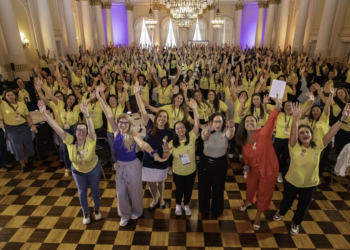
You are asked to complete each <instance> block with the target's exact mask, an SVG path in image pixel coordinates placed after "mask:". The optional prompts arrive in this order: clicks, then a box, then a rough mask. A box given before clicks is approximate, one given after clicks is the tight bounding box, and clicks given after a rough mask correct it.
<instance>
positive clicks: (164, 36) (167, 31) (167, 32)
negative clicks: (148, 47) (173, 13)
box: [160, 16, 180, 46]
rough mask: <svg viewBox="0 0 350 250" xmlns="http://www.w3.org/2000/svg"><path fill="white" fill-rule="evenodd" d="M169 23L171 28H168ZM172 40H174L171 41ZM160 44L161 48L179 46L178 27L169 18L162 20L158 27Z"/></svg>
mask: <svg viewBox="0 0 350 250" xmlns="http://www.w3.org/2000/svg"><path fill="white" fill-rule="evenodd" d="M170 23H171V26H170ZM172 39H174V40H172ZM160 44H161V45H162V46H164V45H166V44H174V45H178V44H180V32H179V26H177V24H176V23H175V22H173V20H172V19H171V18H170V16H168V17H166V18H164V19H163V20H162V22H161V25H160Z"/></svg>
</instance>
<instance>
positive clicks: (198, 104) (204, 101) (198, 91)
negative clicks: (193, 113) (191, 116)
mask: <svg viewBox="0 0 350 250" xmlns="http://www.w3.org/2000/svg"><path fill="white" fill-rule="evenodd" d="M196 93H200V94H201V95H202V103H205V104H206V105H208V102H207V100H205V98H204V97H203V93H202V91H200V90H196V91H194V94H193V97H194V96H195V94H196ZM195 100H196V99H195ZM196 103H197V106H199V107H200V106H201V104H200V103H199V102H198V101H197V100H196Z"/></svg>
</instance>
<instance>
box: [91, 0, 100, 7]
mask: <svg viewBox="0 0 350 250" xmlns="http://www.w3.org/2000/svg"><path fill="white" fill-rule="evenodd" d="M91 5H92V6H98V5H100V6H102V1H101V0H91Z"/></svg>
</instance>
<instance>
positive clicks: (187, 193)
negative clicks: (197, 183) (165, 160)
mask: <svg viewBox="0 0 350 250" xmlns="http://www.w3.org/2000/svg"><path fill="white" fill-rule="evenodd" d="M195 179H196V171H194V172H193V173H192V174H189V175H177V174H175V173H174V174H173V180H174V182H175V187H176V190H175V199H176V205H181V201H182V197H183V198H184V205H188V203H189V202H190V200H191V197H192V189H193V185H194V180H195Z"/></svg>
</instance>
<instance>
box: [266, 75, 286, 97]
mask: <svg viewBox="0 0 350 250" xmlns="http://www.w3.org/2000/svg"><path fill="white" fill-rule="evenodd" d="M285 88H286V82H284V81H279V80H276V79H274V80H273V81H272V85H271V90H270V94H269V97H272V98H276V94H278V98H279V99H282V98H283V93H284V89H285Z"/></svg>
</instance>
